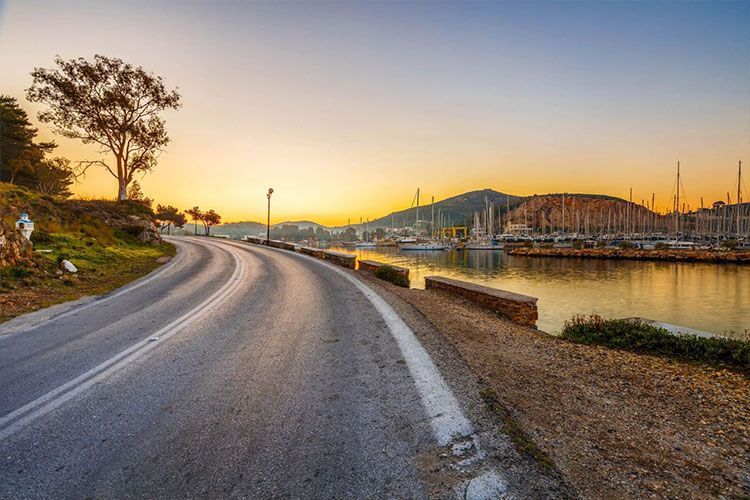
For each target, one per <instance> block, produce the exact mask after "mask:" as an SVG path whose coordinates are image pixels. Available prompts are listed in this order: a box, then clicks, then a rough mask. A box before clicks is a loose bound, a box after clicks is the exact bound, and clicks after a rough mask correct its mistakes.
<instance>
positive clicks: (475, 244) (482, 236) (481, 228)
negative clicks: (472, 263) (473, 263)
mask: <svg viewBox="0 0 750 500" xmlns="http://www.w3.org/2000/svg"><path fill="white" fill-rule="evenodd" d="M484 205H485V209H484V212H483V213H484V224H482V223H481V221H480V220H479V212H474V228H473V229H472V231H471V233H472V234H471V239H470V240H469V241H467V242H466V244H465V245H464V247H463V248H464V250H502V249H503V246H504V245H502V244H495V243H494V241H493V239H492V233H493V232H494V228H493V224H492V222H493V212H494V209H493V204H492V203H488V202H487V197H485V198H484Z"/></svg>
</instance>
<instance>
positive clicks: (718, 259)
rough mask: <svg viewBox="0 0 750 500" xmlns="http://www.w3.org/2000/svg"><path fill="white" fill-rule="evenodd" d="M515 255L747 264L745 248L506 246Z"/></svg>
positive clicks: (749, 257)
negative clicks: (660, 248) (676, 248)
mask: <svg viewBox="0 0 750 500" xmlns="http://www.w3.org/2000/svg"><path fill="white" fill-rule="evenodd" d="M506 253H507V254H508V255H512V256H517V257H557V258H573V259H613V260H646V261H648V260H650V261H664V262H705V263H716V264H750V252H748V251H740V252H737V251H731V250H729V251H712V250H642V249H622V248H616V249H612V248H582V249H575V248H533V247H516V248H512V249H510V250H506Z"/></svg>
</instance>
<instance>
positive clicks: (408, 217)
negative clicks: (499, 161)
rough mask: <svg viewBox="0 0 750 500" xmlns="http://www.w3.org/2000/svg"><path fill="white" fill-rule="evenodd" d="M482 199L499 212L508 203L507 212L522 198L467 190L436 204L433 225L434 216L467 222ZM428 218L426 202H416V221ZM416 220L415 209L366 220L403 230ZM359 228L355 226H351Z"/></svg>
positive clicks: (481, 205)
mask: <svg viewBox="0 0 750 500" xmlns="http://www.w3.org/2000/svg"><path fill="white" fill-rule="evenodd" d="M485 200H486V201H487V202H490V203H494V204H495V207H496V208H497V209H499V211H500V212H501V213H503V212H505V210H506V208H507V206H508V204H510V207H511V209H512V208H513V207H515V206H517V205H518V204H519V203H521V201H522V200H523V198H521V197H520V196H515V195H512V194H505V193H501V192H499V191H495V190H493V189H480V190H477V191H469V192H468V193H463V194H459V195H457V196H452V197H450V198H446V199H444V200H440V201H436V202H435V206H434V207H433V208H434V210H435V223H436V224H437V223H438V214H440V215H442V218H443V221H444V223H445V224H446V225H453V224H456V225H459V224H460V225H463V224H465V223H467V222H469V221H470V220H471V218H472V217H473V216H474V212H475V211H480V210H484V207H485ZM430 218H431V207H430V203H429V200H428V201H427V202H425V200H424V199H422V200H420V207H419V220H421V221H425V222H428V223H429V221H430ZM416 219H417V209H416V207H412V208H407V209H406V210H400V211H398V212H391V213H390V214H388V215H386V216H385V217H381V218H379V219H375V220H373V221H370V228H371V229H372V228H376V227H384V228H387V227H391V226H392V225H393V226H395V227H407V226H414V224H415V222H416ZM354 227H356V228H359V224H357V225H356V226H354Z"/></svg>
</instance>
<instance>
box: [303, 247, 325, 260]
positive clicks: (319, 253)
mask: <svg viewBox="0 0 750 500" xmlns="http://www.w3.org/2000/svg"><path fill="white" fill-rule="evenodd" d="M299 253H303V254H305V255H310V256H311V257H316V258H318V259H324V258H325V255H324V252H323V250H322V249H320V248H313V247H300V249H299Z"/></svg>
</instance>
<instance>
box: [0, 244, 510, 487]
mask: <svg viewBox="0 0 750 500" xmlns="http://www.w3.org/2000/svg"><path fill="white" fill-rule="evenodd" d="M171 241H173V242H174V243H175V244H176V245H177V246H178V254H177V256H176V257H175V258H174V259H173V260H172V261H171V262H170V263H169V264H167V265H166V266H164V267H163V268H161V269H160V270H158V271H156V272H155V273H154V274H152V275H150V276H148V277H146V278H144V279H142V280H140V281H138V282H135V283H133V284H131V285H129V286H128V287H125V288H124V289H121V290H119V291H117V292H115V293H112V294H110V295H108V296H104V297H102V298H101V299H99V300H95V301H92V302H89V303H86V304H83V305H81V306H78V307H76V308H73V309H71V310H69V311H67V312H64V313H62V314H59V315H57V316H55V317H53V318H51V319H48V320H46V321H43V322H41V323H40V324H38V325H35V326H26V327H24V328H22V331H14V332H12V333H9V334H6V335H2V336H0V498H35V497H44V498H63V497H102V498H104V497H110V498H111V497H118V498H119V497H139V498H143V497H227V496H232V497H262V498H266V497H310V498H332V497H336V498H341V497H348V498H365V497H378V498H382V497H422V496H425V495H427V494H428V492H429V487H428V486H426V485H425V484H424V480H423V471H420V467H419V466H418V463H419V460H418V458H417V457H418V454H419V452H420V450H425V449H429V448H434V447H435V446H446V445H451V444H456V443H462V442H464V443H465V442H469V445H470V441H471V437H470V436H471V434H472V432H473V431H472V426H471V424H470V423H469V421H468V420H467V419H466V418H465V417H464V416H463V413H462V412H461V409H460V407H459V405H458V403H457V401H456V399H455V398H454V397H453V395H452V393H451V391H450V390H449V389H448V387H447V385H446V383H445V382H444V381H443V379H442V377H441V376H440V373H439V372H438V371H437V369H436V368H435V366H434V365H433V364H432V362H431V361H430V358H429V356H428V355H427V353H426V352H425V351H424V349H423V348H422V347H421V345H420V344H419V342H418V341H417V340H416V338H415V337H414V335H413V333H412V332H411V331H410V330H409V328H408V327H407V326H406V324H405V323H404V322H403V321H402V320H401V319H400V318H399V317H398V316H397V315H396V314H395V313H394V311H393V309H391V308H390V306H389V305H388V304H387V303H386V302H385V301H383V299H381V298H380V297H379V296H377V295H376V294H375V293H374V292H372V290H370V289H369V288H368V287H367V286H366V285H363V284H362V283H361V282H360V281H358V280H357V279H356V278H354V277H353V276H352V273H349V272H347V271H343V270H340V269H334V268H332V267H331V266H329V265H327V264H324V263H321V262H319V261H315V260H313V259H310V258H306V257H304V256H299V255H295V254H291V253H288V252H282V251H277V250H274V249H269V248H260V247H252V246H248V245H244V244H241V243H233V242H228V241H221V240H216V239H203V238H172V239H171ZM467 436H469V437H467ZM467 439H468V440H469V441H466V440H467ZM462 440H463V441H462ZM495 483H496V484H495V486H497V481H496V482H495ZM498 487H501V486H498Z"/></svg>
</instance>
